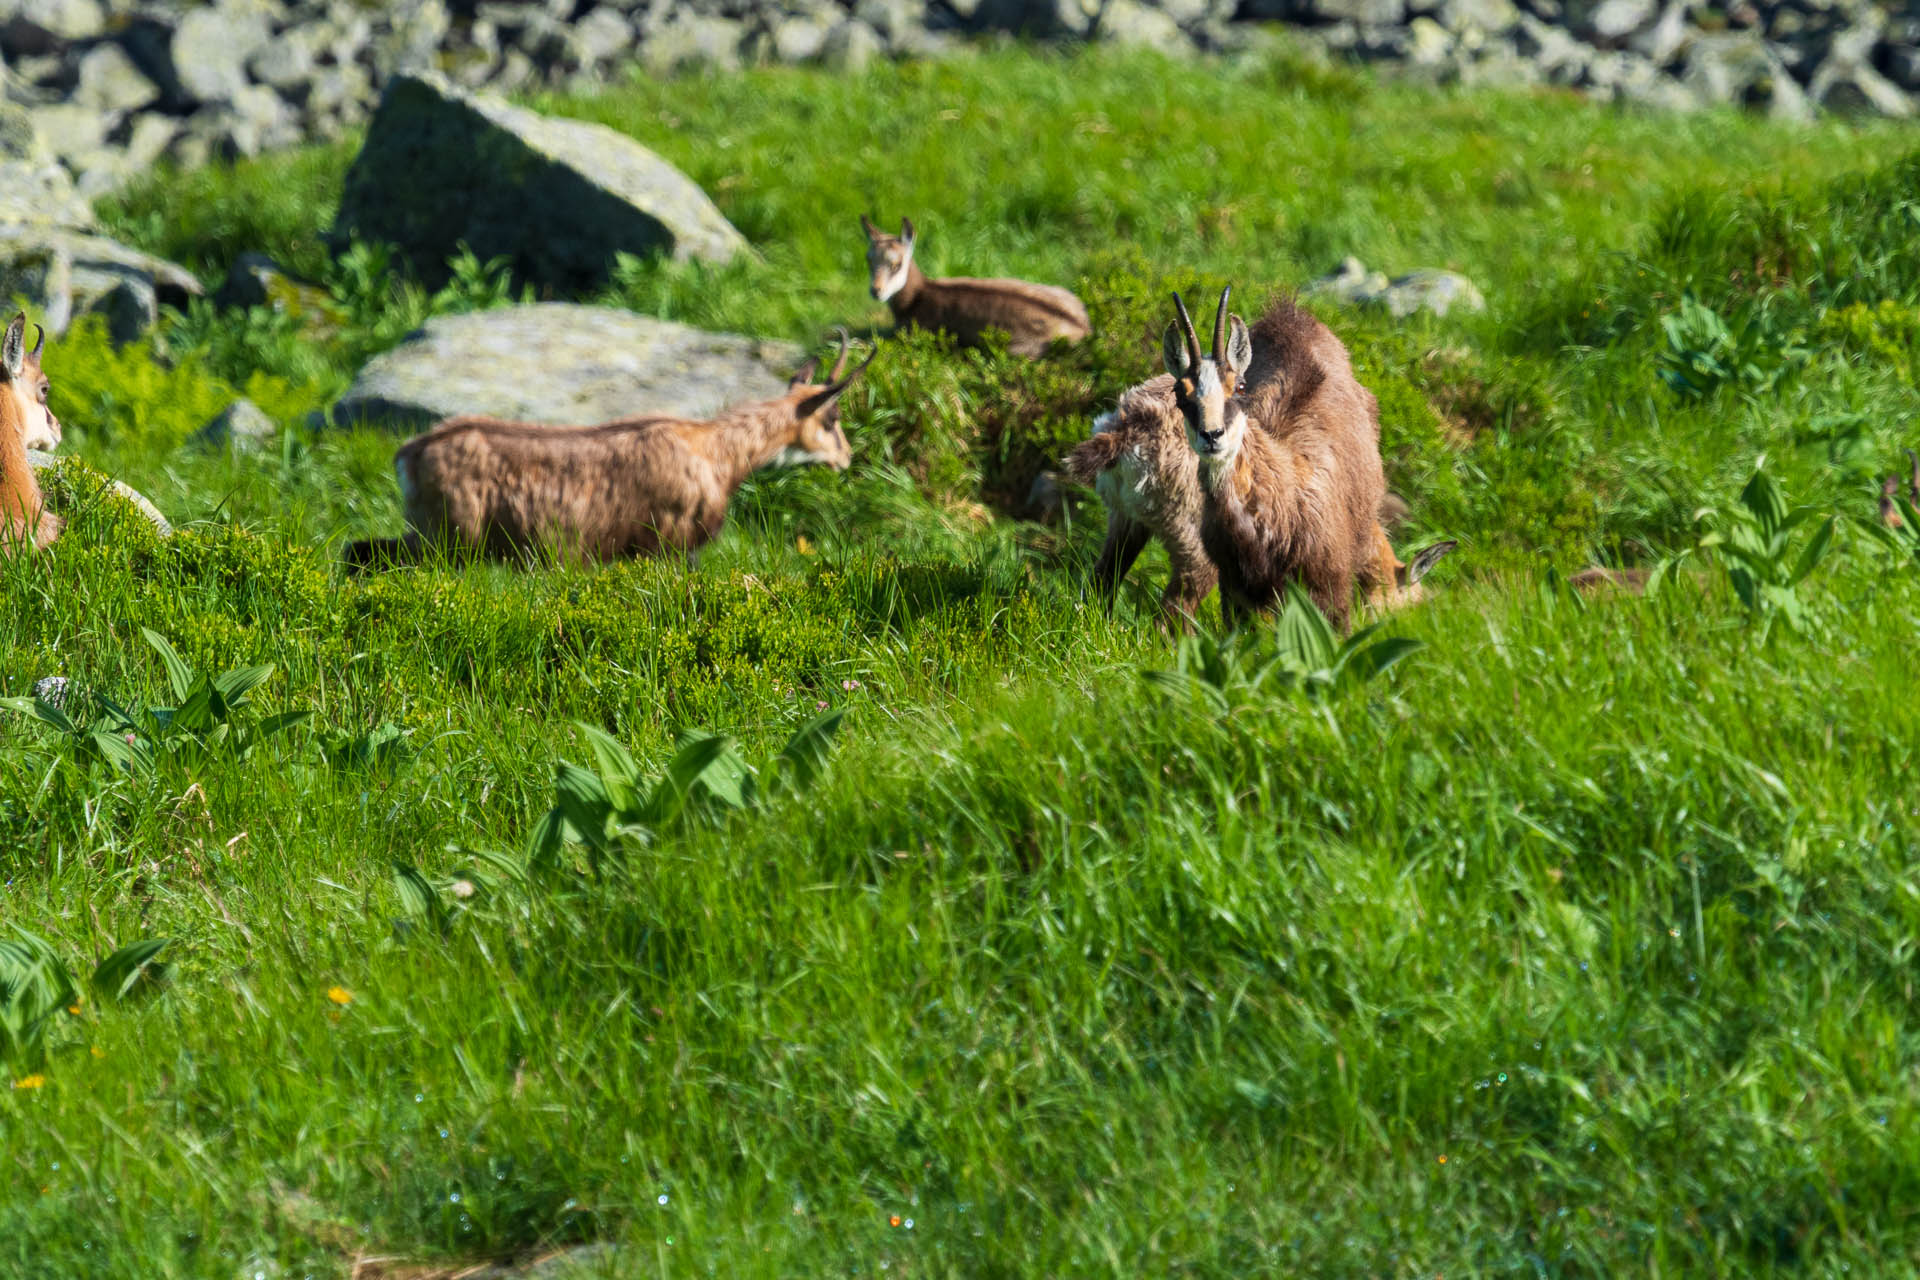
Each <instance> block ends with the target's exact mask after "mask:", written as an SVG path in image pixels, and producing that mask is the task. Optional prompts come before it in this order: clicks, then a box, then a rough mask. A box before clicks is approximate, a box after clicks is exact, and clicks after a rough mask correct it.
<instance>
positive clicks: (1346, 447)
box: [1161, 287, 1444, 628]
mask: <svg viewBox="0 0 1920 1280" xmlns="http://www.w3.org/2000/svg"><path fill="white" fill-rule="evenodd" d="M1231 293H1232V290H1231V288H1230V287H1229V288H1227V289H1223V290H1221V292H1220V307H1219V311H1218V313H1217V314H1216V315H1215V317H1214V326H1213V351H1212V353H1211V355H1203V354H1202V353H1201V350H1200V338H1199V335H1198V334H1196V333H1195V332H1194V328H1193V318H1192V317H1191V316H1189V315H1188V314H1187V306H1186V303H1185V302H1183V301H1181V298H1180V295H1179V294H1177V293H1176V294H1174V295H1173V305H1174V309H1175V312H1176V315H1177V320H1176V322H1175V323H1173V324H1170V325H1168V326H1167V330H1166V333H1165V335H1164V337H1163V338H1162V340H1161V347H1162V352H1163V355H1164V356H1165V359H1166V366H1167V372H1168V373H1169V374H1171V375H1172V376H1173V379H1174V384H1173V395H1174V403H1175V405H1176V406H1177V407H1178V408H1179V410H1180V416H1181V417H1182V418H1183V419H1184V420H1185V423H1186V428H1187V443H1188V445H1189V446H1190V447H1191V448H1192V450H1193V452H1194V455H1195V456H1196V458H1197V459H1198V472H1199V483H1200V495H1201V508H1200V540H1201V544H1202V545H1203V546H1204V547H1205V548H1206V551H1207V557H1208V558H1209V559H1210V560H1212V561H1213V563H1214V567H1215V568H1216V569H1217V570H1218V571H1219V575H1220V605H1221V612H1222V614H1223V616H1224V617H1225V618H1226V620H1227V622H1228V623H1229V624H1232V623H1235V622H1237V621H1239V619H1240V617H1241V616H1243V615H1245V614H1246V613H1248V612H1251V611H1257V610H1262V609H1265V608H1267V607H1268V606H1270V605H1272V604H1273V603H1274V601H1275V600H1276V599H1277V598H1278V596H1279V595H1280V593H1281V592H1282V591H1283V590H1284V589H1285V587H1286V585H1287V584H1288V583H1289V582H1296V581H1297V582H1298V583H1300V585H1301V586H1302V587H1304V588H1305V589H1306V591H1307V594H1308V595H1309V596H1311V597H1312V598H1313V601H1314V603H1315V604H1316V605H1318V606H1319V607H1320V610H1321V612H1323V613H1325V614H1326V615H1327V617H1328V619H1329V620H1330V621H1331V622H1333V623H1334V625H1336V626H1338V627H1341V628H1345V627H1346V625H1347V622H1348V618H1349V616H1350V614H1351V611H1352V608H1353V592H1354V587H1355V584H1356V583H1358V584H1360V585H1363V586H1365V587H1367V588H1369V590H1370V592H1374V593H1379V592H1385V591H1388V590H1391V589H1393V588H1394V587H1395V586H1396V584H1397V582H1398V580H1399V577H1400V574H1399V567H1400V562H1399V560H1398V558H1397V557H1395V555H1394V554H1393V547H1392V545H1391V544H1389V543H1388V541H1387V535H1386V532H1385V531H1384V530H1383V529H1381V527H1380V521H1379V513H1380V504H1381V501H1382V499H1384V498H1385V496H1386V491H1387V486H1386V477H1385V475H1384V474H1383V472H1382V471H1381V466H1380V420H1379V406H1378V404H1377V402H1376V401H1375V400H1374V398H1373V393H1372V392H1370V391H1368V390H1367V389H1366V388H1365V387H1362V386H1361V385H1360V383H1359V382H1358V381H1357V380H1356V379H1355V378H1354V376H1353V364H1352V361H1351V360H1350V359H1349V357H1348V355H1347V349H1346V347H1345V346H1344V345H1343V344H1342V343H1341V342H1340V339H1338V338H1336V337H1335V336H1334V335H1333V332H1332V331H1331V330H1330V329H1328V328H1327V327H1326V326H1325V325H1323V324H1321V323H1320V322H1319V321H1318V320H1316V319H1314V318H1313V317H1312V316H1311V315H1309V314H1307V313H1306V312H1305V311H1303V310H1301V309H1300V308H1299V307H1297V306H1295V305H1294V304H1293V303H1291V302H1289V301H1285V300H1282V301H1280V302H1277V303H1275V304H1274V305H1273V306H1272V307H1270V308H1269V309H1268V311H1267V314H1266V315H1265V316H1263V317H1262V318H1261V320H1260V326H1261V328H1262V329H1263V330H1264V331H1265V333H1264V335H1263V336H1264V338H1265V339H1266V340H1265V342H1264V343H1263V346H1264V347H1265V348H1266V351H1267V355H1268V358H1269V359H1270V360H1271V361H1272V362H1273V366H1274V367H1273V368H1272V369H1271V370H1270V371H1268V372H1267V373H1266V376H1265V377H1263V378H1260V379H1257V380H1254V379H1249V378H1248V376H1247V375H1248V373H1249V370H1250V369H1251V367H1252V365H1253V349H1254V348H1253V338H1252V336H1251V334H1249V332H1248V330H1247V325H1246V322H1245V321H1243V320H1242V319H1241V318H1240V317H1239V316H1237V315H1229V314H1228V312H1227V300H1228V298H1229V296H1230V295H1231ZM1243 385H1244V386H1245V388H1246V393H1245V394H1244V395H1242V394H1238V393H1239V392H1240V391H1241V389H1242V387H1243ZM1255 422H1257V423H1259V424H1260V426H1259V427H1257V428H1252V429H1250V424H1251V423H1255ZM1442 554H1444V553H1442Z"/></svg>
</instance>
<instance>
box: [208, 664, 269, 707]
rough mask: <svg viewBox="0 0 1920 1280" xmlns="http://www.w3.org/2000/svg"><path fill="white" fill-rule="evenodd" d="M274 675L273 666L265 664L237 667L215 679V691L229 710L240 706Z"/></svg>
mask: <svg viewBox="0 0 1920 1280" xmlns="http://www.w3.org/2000/svg"><path fill="white" fill-rule="evenodd" d="M272 675H273V664H272V663H271V662H268V663H264V664H262V665H260V666H257V667H236V668H235V669H234V670H232V671H225V672H222V673H221V674H219V675H217V676H215V677H214V678H213V689H214V692H215V693H218V694H219V695H220V697H221V698H222V700H224V701H225V702H226V704H227V707H228V708H229V709H231V708H233V707H237V706H239V705H240V703H241V700H242V699H244V698H245V697H246V696H247V695H248V694H249V693H252V692H253V691H254V690H255V689H258V688H259V687H260V686H261V685H263V684H265V683H266V682H267V680H268V678H269V677H271V676H272Z"/></svg>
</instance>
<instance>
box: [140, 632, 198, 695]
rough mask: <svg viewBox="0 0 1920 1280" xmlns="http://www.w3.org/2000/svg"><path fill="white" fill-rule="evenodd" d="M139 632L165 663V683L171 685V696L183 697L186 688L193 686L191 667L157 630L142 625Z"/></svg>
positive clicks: (185, 693)
mask: <svg viewBox="0 0 1920 1280" xmlns="http://www.w3.org/2000/svg"><path fill="white" fill-rule="evenodd" d="M140 634H141V635H143V636H145V637H146V638H147V643H148V644H150V645H152V646H153V647H154V649H155V650H156V651H158V653H159V654H160V661H161V662H162V663H164V664H165V665H166V668H167V683H168V684H170V685H172V686H173V696H174V697H176V698H180V699H185V698H186V696H187V690H189V689H191V688H192V687H193V668H192V667H189V666H188V665H187V663H186V659H184V658H182V657H181V656H180V654H179V652H178V651H177V650H176V649H175V648H174V647H173V645H172V643H171V642H170V641H168V639H167V638H166V637H165V636H163V635H161V634H160V633H159V632H158V631H154V630H152V629H151V628H148V627H142V628H140Z"/></svg>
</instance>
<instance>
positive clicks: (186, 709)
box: [0, 627, 310, 773]
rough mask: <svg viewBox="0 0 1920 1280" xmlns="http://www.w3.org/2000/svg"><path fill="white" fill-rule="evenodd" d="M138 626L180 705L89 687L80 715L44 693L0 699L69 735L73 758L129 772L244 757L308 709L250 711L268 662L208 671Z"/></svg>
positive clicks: (269, 669)
mask: <svg viewBox="0 0 1920 1280" xmlns="http://www.w3.org/2000/svg"><path fill="white" fill-rule="evenodd" d="M141 634H142V635H143V636H145V637H146V641H147V643H148V644H149V645H151V646H152V647H153V649H154V650H155V651H156V652H157V653H159V655H160V660H161V662H162V663H163V664H164V665H165V667H166V671H167V682H168V683H169V684H170V685H171V686H172V688H173V693H174V696H175V697H176V698H177V699H178V700H179V701H178V703H177V705H174V706H170V707H169V706H153V707H148V708H146V709H145V711H144V712H139V713H136V712H134V711H132V710H129V709H128V708H126V707H123V706H121V705H120V704H119V703H117V702H115V701H113V700H112V699H110V698H108V697H106V696H105V695H103V694H97V693H96V694H92V695H90V701H91V702H92V703H93V705H94V707H95V708H96V714H95V715H94V716H93V717H91V718H90V719H87V720H84V721H82V720H79V719H76V718H75V717H74V716H73V715H71V714H69V712H68V710H67V709H66V707H64V706H61V705H56V704H54V703H52V702H49V701H47V700H46V699H45V698H41V697H34V698H7V699H0V707H5V708H6V709H8V710H10V711H15V712H18V713H20V714H22V715H27V716H31V717H32V718H34V719H36V720H38V721H40V722H41V723H43V724H45V725H48V726H49V727H51V728H52V729H53V730H54V731H55V732H56V733H58V734H59V735H60V736H61V737H63V738H64V739H66V747H67V752H68V754H69V755H70V756H71V757H72V758H73V759H74V760H76V761H78V762H81V763H83V764H86V765H89V766H91V765H95V764H100V765H105V766H107V767H109V768H111V769H115V770H120V771H124V772H128V773H145V772H148V771H150V770H152V769H153V767H154V765H155V764H156V763H157V762H158V761H160V760H168V761H174V762H179V763H185V764H189V765H194V764H199V763H202V762H204V761H206V760H208V759H214V758H218V759H226V760H242V759H245V758H246V757H247V756H248V755H249V754H251V753H252V751H253V749H254V748H255V747H257V746H259V745H260V744H261V743H262V742H265V741H266V740H268V739H269V738H273V737H276V736H278V735H279V734H281V733H284V732H286V731H287V730H288V729H290V728H292V727H293V726H294V725H296V724H299V723H300V722H301V721H302V720H305V719H306V718H307V716H308V715H309V714H310V713H309V712H306V711H283V712H280V713H278V714H276V715H271V716H267V717H266V718H264V719H257V718H255V716H254V715H253V710H254V707H253V701H252V698H251V697H250V695H251V694H252V692H253V690H255V689H257V688H259V687H260V686H261V685H262V684H264V683H266V681H267V680H268V679H269V678H270V677H271V676H272V675H273V665H272V664H271V663H268V664H266V665H262V666H253V667H237V668H235V669H234V670H232V671H227V672H223V673H222V674H220V675H217V676H207V675H204V674H199V673H196V672H195V671H194V670H193V668H192V667H190V666H188V665H187V663H186V660H185V659H183V658H182V657H181V656H180V654H179V652H178V651H177V650H176V649H175V648H174V647H173V645H172V644H171V643H170V642H169V641H168V640H167V638H166V637H165V636H163V635H161V634H159V633H158V632H156V631H153V630H150V629H148V628H146V627H142V628H141Z"/></svg>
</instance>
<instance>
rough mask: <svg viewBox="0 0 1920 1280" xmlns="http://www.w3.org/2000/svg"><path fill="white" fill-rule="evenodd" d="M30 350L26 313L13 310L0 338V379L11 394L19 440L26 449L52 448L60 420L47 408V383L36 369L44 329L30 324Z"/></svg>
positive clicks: (38, 369)
mask: <svg viewBox="0 0 1920 1280" xmlns="http://www.w3.org/2000/svg"><path fill="white" fill-rule="evenodd" d="M33 329H34V334H35V337H34V341H33V349H32V350H31V351H29V350H28V349H27V314H26V312H24V311H20V312H15V313H14V317H13V319H12V321H11V322H9V323H8V325H7V330H6V334H5V336H4V337H0V380H4V381H5V382H6V384H7V394H9V395H11V396H12V397H13V416H14V420H15V422H17V423H18V424H19V429H20V438H21V441H22V443H24V444H25V445H26V447H27V448H29V449H52V448H54V447H55V446H57V445H58V444H59V443H60V420H59V419H58V418H56V417H54V416H53V413H52V411H51V410H49V409H48V408H47V391H48V389H49V387H50V386H51V384H50V383H49V382H48V381H47V375H46V374H44V373H42V372H41V371H40V349H41V348H42V347H44V346H45V345H46V342H47V331H46V330H45V329H42V328H41V327H40V326H39V325H35V326H33Z"/></svg>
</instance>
